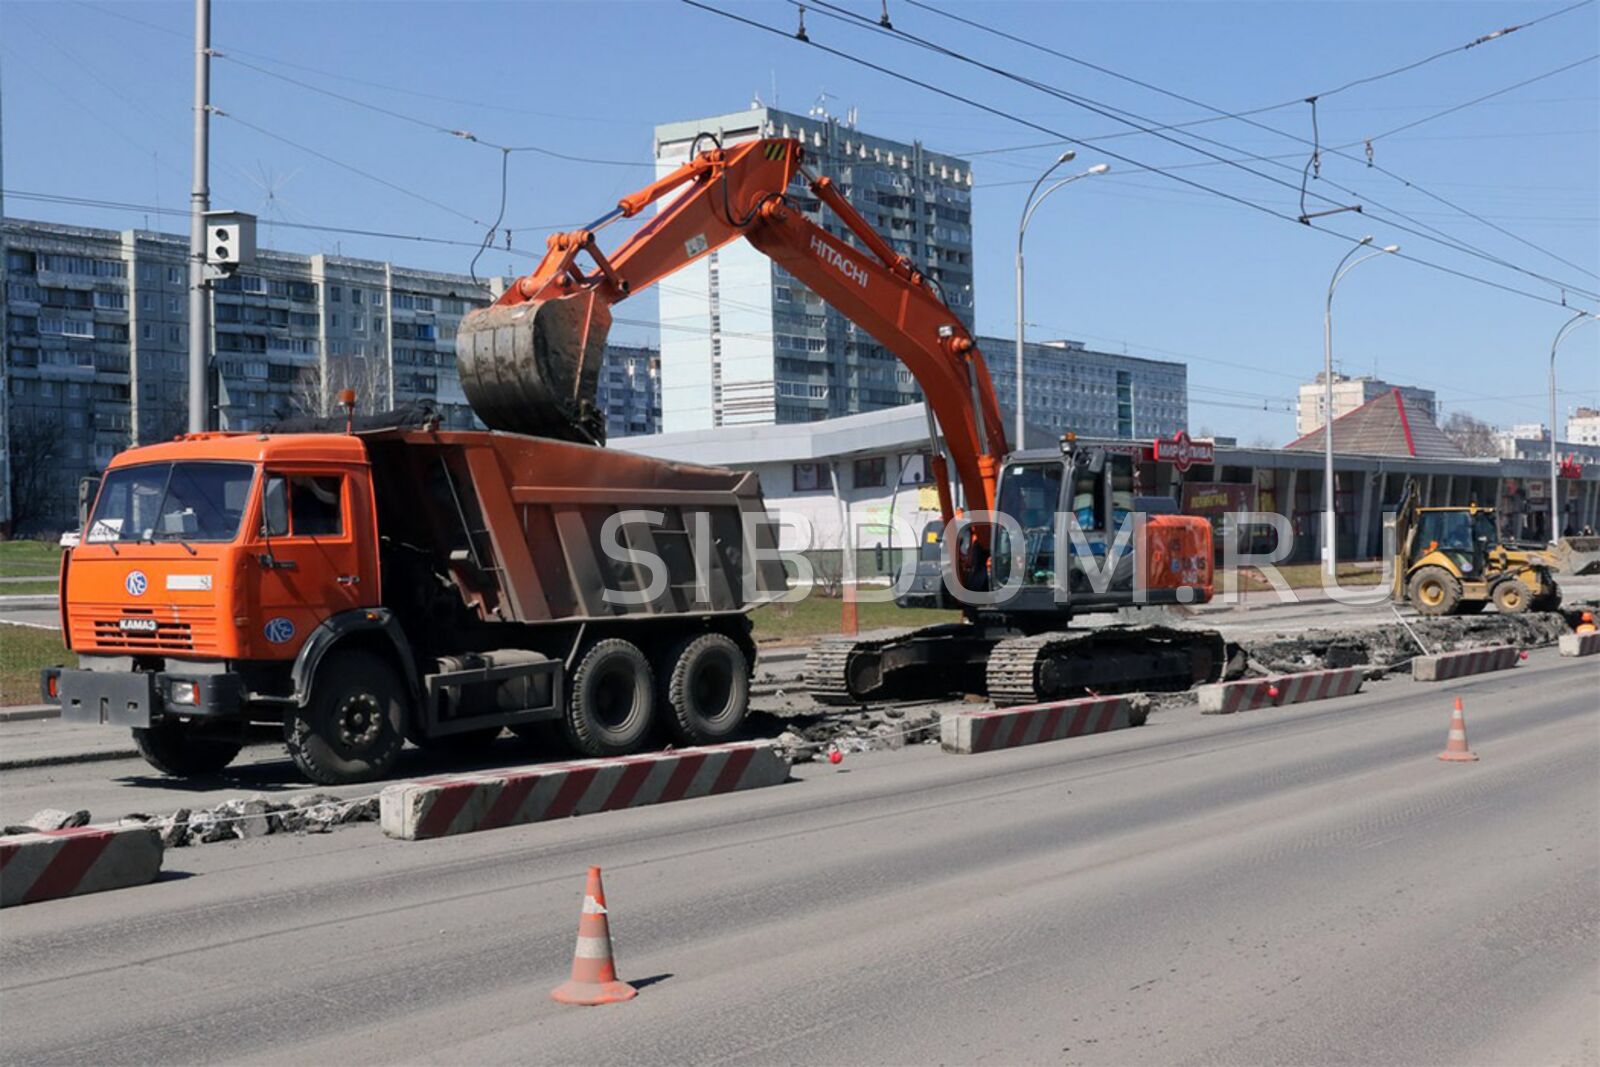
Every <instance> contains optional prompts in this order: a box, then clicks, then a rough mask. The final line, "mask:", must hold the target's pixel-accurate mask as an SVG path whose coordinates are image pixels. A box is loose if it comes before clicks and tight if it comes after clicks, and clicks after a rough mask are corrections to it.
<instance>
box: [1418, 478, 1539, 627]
mask: <svg viewBox="0 0 1600 1067" xmlns="http://www.w3.org/2000/svg"><path fill="white" fill-rule="evenodd" d="M1418 500H1419V494H1418V492H1417V484H1416V482H1414V481H1413V482H1408V483H1407V485H1406V489H1405V493H1404V494H1403V495H1402V496H1401V498H1400V507H1399V509H1398V511H1397V513H1396V515H1395V545H1396V551H1397V553H1398V558H1397V559H1396V560H1395V568H1394V590H1393V597H1394V599H1395V600H1401V599H1404V600H1406V601H1407V602H1408V603H1410V604H1411V606H1412V607H1414V608H1416V609H1417V611H1418V612H1420V613H1421V614H1423V615H1471V614H1475V613H1476V612H1479V611H1482V610H1483V606H1484V605H1485V604H1488V603H1490V602H1493V604H1494V606H1495V609H1496V610H1498V611H1500V612H1501V613H1503V614H1507V615H1514V614H1517V613H1519V612H1524V611H1554V610H1556V609H1557V608H1558V607H1560V606H1561V589H1560V587H1559V586H1557V585H1556V581H1555V578H1554V577H1552V576H1551V570H1552V568H1553V567H1554V566H1555V560H1554V559H1552V558H1551V557H1550V556H1549V555H1548V554H1547V553H1545V552H1542V551H1539V550H1538V549H1534V548H1530V547H1522V546H1516V545H1510V544H1507V543H1505V542H1503V541H1502V540H1501V539H1500V534H1499V530H1498V529H1497V524H1496V522H1495V512H1494V509H1493V508H1489V507H1482V506H1480V505H1478V504H1468V505H1466V506H1465V507H1438V508H1425V507H1420V506H1418Z"/></svg>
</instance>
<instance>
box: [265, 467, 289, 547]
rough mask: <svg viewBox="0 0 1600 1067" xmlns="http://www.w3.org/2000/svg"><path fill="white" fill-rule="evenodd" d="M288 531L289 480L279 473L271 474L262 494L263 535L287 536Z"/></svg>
mask: <svg viewBox="0 0 1600 1067" xmlns="http://www.w3.org/2000/svg"><path fill="white" fill-rule="evenodd" d="M288 533H289V482H288V480H287V479H286V478H283V477H281V476H279V475H270V476H268V478H267V486H266V489H264V490H263V491H262V494H261V536H263V537H286V536H288Z"/></svg>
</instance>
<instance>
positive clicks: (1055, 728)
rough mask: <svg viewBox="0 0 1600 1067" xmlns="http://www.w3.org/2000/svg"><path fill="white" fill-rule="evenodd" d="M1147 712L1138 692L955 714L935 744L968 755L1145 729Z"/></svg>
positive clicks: (949, 715)
mask: <svg viewBox="0 0 1600 1067" xmlns="http://www.w3.org/2000/svg"><path fill="white" fill-rule="evenodd" d="M1149 714H1150V701H1149V698H1147V697H1145V696H1144V695H1143V694H1139V693H1130V694H1126V695H1123V696H1115V697H1083V698H1081V699H1078V700H1057V701H1052V702H1051V703H1049V704H1026V705H1023V706H1022V707H1016V708H994V709H991V710H988V711H956V712H949V713H947V714H945V715H943V716H941V717H940V719H939V742H940V747H942V748H943V749H944V750H945V751H946V752H955V753H959V754H961V755H971V754H972V753H975V752H992V751H994V750H995V749H999V748H1016V747H1018V746H1019V745H1036V744H1038V743H1040V742H1041V741H1060V740H1062V739H1063V738H1067V737H1079V736H1082V735H1083V734H1101V733H1105V732H1106V731H1107V730H1124V729H1127V728H1128V727H1130V726H1143V725H1144V720H1145V717H1146V716H1147V715H1149Z"/></svg>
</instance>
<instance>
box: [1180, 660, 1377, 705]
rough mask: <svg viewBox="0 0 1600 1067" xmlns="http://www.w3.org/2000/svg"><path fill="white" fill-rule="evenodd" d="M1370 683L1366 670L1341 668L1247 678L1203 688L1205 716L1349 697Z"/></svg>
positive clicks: (1201, 691) (1198, 691) (1201, 702)
mask: <svg viewBox="0 0 1600 1067" xmlns="http://www.w3.org/2000/svg"><path fill="white" fill-rule="evenodd" d="M1365 680H1366V670H1365V668H1362V667H1340V668H1338V669H1335V670H1326V671H1302V672H1300V673H1298V674H1273V675H1268V676H1267V677H1265V678H1245V679H1243V680H1241V681H1237V682H1220V683H1218V684H1216V685H1202V686H1200V687H1198V688H1197V689H1196V690H1195V692H1196V693H1197V694H1199V697H1200V711H1201V713H1202V714H1204V715H1231V714H1232V713H1233V712H1236V711H1254V710H1255V709H1257V708H1275V707H1280V706H1281V705H1284V704H1303V703H1305V702H1306V701H1308V700H1326V699H1327V698H1328V697H1346V696H1349V695H1350V694H1352V693H1359V692H1360V691H1361V683H1362V682H1363V681H1365Z"/></svg>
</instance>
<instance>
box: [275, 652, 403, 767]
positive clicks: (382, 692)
mask: <svg viewBox="0 0 1600 1067" xmlns="http://www.w3.org/2000/svg"><path fill="white" fill-rule="evenodd" d="M404 716H405V697H404V695H403V692H402V690H401V688H400V680H399V679H398V678H396V677H395V675H394V671H393V670H391V669H390V667H389V665H388V664H387V663H386V662H384V661H383V660H382V659H380V658H379V657H377V656H374V655H373V654H372V653H370V652H359V651H350V652H342V653H340V652H336V653H334V654H333V655H331V656H329V657H328V658H327V659H326V660H324V661H323V662H322V665H321V666H320V667H319V668H318V669H317V677H316V681H315V682H314V684H313V685H312V689H311V700H310V701H309V702H308V703H307V704H306V706H305V707H303V708H295V709H294V710H293V711H291V712H290V713H289V714H288V715H287V716H285V718H284V720H283V741H284V744H285V745H286V746H288V749H289V755H290V756H291V757H293V758H294V762H295V766H297V767H299V768H300V773H302V774H304V775H305V776H306V777H307V778H309V779H311V780H312V781H313V782H316V783H317V784H318V785H349V784H351V783H353V782H370V781H372V780H373V779H374V778H381V777H383V776H384V775H385V774H387V773H388V772H389V768H391V767H393V766H394V761H395V760H396V759H398V758H399V756H400V749H401V747H402V746H403V745H404V744H405V737H404V735H403V734H402V732H401V723H402V722H403V721H404Z"/></svg>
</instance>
